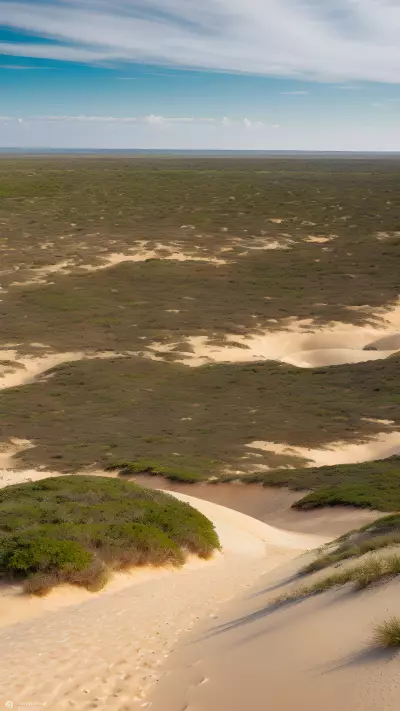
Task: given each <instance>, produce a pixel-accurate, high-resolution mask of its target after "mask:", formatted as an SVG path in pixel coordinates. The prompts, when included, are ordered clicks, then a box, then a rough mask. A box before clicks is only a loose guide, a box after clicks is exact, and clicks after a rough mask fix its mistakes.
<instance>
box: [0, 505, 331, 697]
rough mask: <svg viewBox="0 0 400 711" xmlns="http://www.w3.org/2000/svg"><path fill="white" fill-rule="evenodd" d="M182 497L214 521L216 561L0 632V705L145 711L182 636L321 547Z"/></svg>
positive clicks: (47, 607) (46, 611) (47, 608)
mask: <svg viewBox="0 0 400 711" xmlns="http://www.w3.org/2000/svg"><path fill="white" fill-rule="evenodd" d="M184 498H185V500H190V503H192V504H194V505H196V506H197V505H198V507H199V508H200V510H202V511H204V512H206V513H207V515H209V516H211V517H212V518H213V520H214V522H215V525H216V526H217V529H218V530H219V532H220V534H221V539H222V543H223V545H224V546H225V551H224V553H223V555H221V554H218V555H216V556H215V559H214V560H213V561H209V562H202V563H201V562H200V563H199V564H197V565H195V566H189V567H188V568H184V569H183V570H181V571H175V572H171V571H166V572H165V574H163V575H160V574H159V573H157V574H156V575H155V576H154V577H150V578H149V579H147V580H144V581H143V582H140V583H137V584H133V585H128V586H126V587H124V588H123V589H120V590H112V589H111V590H109V591H107V590H106V591H104V592H103V593H101V594H99V595H96V596H93V597H92V598H88V597H86V600H85V601H83V602H80V603H79V604H73V605H72V606H71V605H70V606H68V607H64V608H63V609H62V608H61V609H60V608H59V607H58V609H57V605H51V604H50V603H48V601H47V600H46V599H45V600H44V601H43V608H42V610H41V614H40V615H39V616H36V617H35V618H33V619H25V620H24V621H21V622H19V623H17V624H13V625H7V626H6V627H4V628H3V629H2V631H1V632H0V647H1V650H2V666H1V676H0V706H1V705H2V704H3V705H4V703H5V702H6V701H7V700H12V701H13V703H14V704H15V705H17V704H28V703H29V704H33V703H36V704H44V703H46V706H47V707H48V708H54V709H57V710H58V709H60V710H63V709H74V708H76V709H79V711H81V710H82V711H85V710H86V709H96V708H98V709H105V708H107V709H111V711H131V710H132V709H133V708H134V705H136V706H137V708H144V706H143V704H145V703H146V701H144V696H145V694H146V692H147V690H148V689H149V687H151V685H152V684H153V683H154V682H155V681H156V680H157V678H158V677H159V675H160V667H161V666H162V664H163V663H164V662H165V659H166V657H167V656H168V655H169V653H170V652H171V650H172V649H173V648H174V647H175V646H176V643H177V640H178V638H179V637H180V636H181V635H182V634H184V633H185V632H188V631H189V630H190V629H191V628H192V626H193V625H194V624H195V623H196V622H198V620H199V619H203V620H205V619H207V618H208V619H210V618H211V617H213V616H214V615H215V614H216V612H217V611H218V609H219V607H220V606H221V605H222V603H224V602H226V601H227V600H229V599H230V598H232V597H235V596H236V595H238V594H239V593H240V591H241V590H243V589H247V588H248V587H249V586H250V585H251V584H252V583H254V582H255V581H256V580H257V579H258V578H259V577H260V575H261V574H262V573H263V572H265V571H266V570H271V569H273V568H275V567H277V566H279V565H281V564H282V563H284V562H285V561H287V560H290V559H293V558H294V557H296V556H297V555H298V554H299V553H300V552H302V551H303V550H304V549H305V548H310V547H313V546H316V545H319V544H320V543H321V538H319V537H318V538H317V537H313V536H298V537H296V535H295V534H285V533H284V532H279V531H276V530H275V529H273V528H271V527H270V526H267V525H264V524H262V523H260V522H257V521H256V522H254V521H253V520H252V519H251V518H249V517H248V516H244V515H242V514H238V513H234V512H228V511H226V510H224V509H223V508H222V507H220V506H216V505H213V504H208V503H206V502H197V500H196V499H193V498H192V497H186V496H185V497H184ZM267 541H268V542H270V543H271V542H273V545H272V544H270V543H269V544H268V545H266V542H267ZM296 546H297V548H296ZM14 603H15V600H14ZM3 604H7V603H4V600H3ZM21 604H26V603H24V599H23V598H22V597H21ZM35 614H37V611H36V613H35Z"/></svg>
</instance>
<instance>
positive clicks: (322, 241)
mask: <svg viewBox="0 0 400 711" xmlns="http://www.w3.org/2000/svg"><path fill="white" fill-rule="evenodd" d="M333 239H335V235H329V237H322V236H321V237H317V236H315V237H314V236H313V235H310V237H306V239H305V240H304V242H313V243H315V244H325V242H331V241H332V240H333Z"/></svg>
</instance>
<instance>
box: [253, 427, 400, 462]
mask: <svg viewBox="0 0 400 711" xmlns="http://www.w3.org/2000/svg"><path fill="white" fill-rule="evenodd" d="M247 446H248V447H250V448H253V449H260V450H262V451H264V452H274V453H275V454H288V455H293V456H300V457H304V458H305V459H307V460H308V463H305V464H304V466H310V467H311V466H317V467H324V466H333V465H335V464H357V463H360V462H370V461H373V460H374V459H385V458H386V457H391V456H392V455H394V454H399V453H400V431H397V432H380V433H379V434H377V435H375V436H372V437H370V438H369V439H368V440H367V441H365V442H360V443H358V444H349V443H348V442H332V443H331V444H329V445H325V447H321V448H319V449H317V448H315V449H313V448H310V447H292V446H289V445H287V444H281V443H278V442H256V441H255V442H251V443H250V444H248V445H247Z"/></svg>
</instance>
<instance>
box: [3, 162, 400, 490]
mask: <svg viewBox="0 0 400 711" xmlns="http://www.w3.org/2000/svg"><path fill="white" fill-rule="evenodd" d="M399 196H400V175H399V161H398V159H396V158H390V157H388V158H375V159H373V158H361V157H358V158H354V159H351V158H345V157H340V158H327V157H325V158H322V157H320V158H318V157H315V158H301V157H296V158H295V157H292V158H274V157H269V158H267V157H254V158H245V157H241V158H220V157H219V158H217V157H187V158H184V157H176V156H175V157H169V158H165V157H148V156H142V157H138V156H136V157H131V158H128V157H113V156H93V157H82V156H47V157H40V156H38V157H12V158H10V157H6V156H3V157H2V159H1V162H0V207H1V213H0V215H1V216H0V227H1V275H0V278H1V287H2V291H1V304H0V306H1V348H2V355H1V370H2V376H3V377H2V383H3V388H4V389H3V390H2V392H1V413H2V415H1V418H2V419H1V426H2V441H3V443H4V448H5V452H11V453H13V452H14V453H15V457H14V460H13V464H14V465H17V466H18V467H19V468H24V467H25V468H27V467H35V468H38V467H39V468H45V469H46V470H57V471H59V472H74V471H78V470H81V469H82V468H83V469H84V470H85V471H86V470H87V468H90V467H95V468H97V469H103V468H105V467H108V466H112V465H116V464H119V463H128V464H130V465H132V469H133V470H134V471H135V472H137V471H139V472H140V471H142V470H143V471H159V472H161V473H166V474H169V475H171V476H173V477H174V478H182V479H183V480H197V479H209V478H210V477H217V478H223V479H224V478H232V476H234V477H236V476H237V477H243V476H244V477H247V476H248V475H250V476H251V475H255V474H256V475H257V474H258V475H262V474H263V472H267V471H269V470H270V469H271V468H275V467H281V466H285V465H291V466H296V467H297V468H296V472H298V479H297V481H296V482H294V483H295V484H296V486H297V485H300V486H301V485H302V478H303V477H304V469H302V468H301V466H302V465H308V464H312V463H313V455H312V452H313V451H314V450H316V449H318V448H319V449H320V450H322V451H324V449H326V448H328V449H329V447H330V446H331V445H332V443H337V442H340V443H342V445H343V446H344V447H346V446H351V445H354V444H357V443H363V442H365V441H372V442H373V441H374V438H378V439H379V438H382V437H383V439H384V441H385V442H386V439H387V442H388V445H387V446H386V448H385V447H383V449H382V447H381V448H380V449H379V447H378V448H377V449H378V451H377V455H376V456H372V457H370V458H376V459H378V458H381V457H382V456H388V455H390V454H396V451H397V444H396V442H397V439H396V437H397V434H396V433H397V432H398V425H399V421H400V412H399V410H400V393H399V378H398V369H399V356H398V355H396V353H398V350H399V348H400V341H399V339H400V336H399V329H400V326H399V324H398V320H399V319H398V287H399V269H398V266H399V263H400V258H399V257H400V226H399V222H398V215H399V213H400V202H399V201H400V198H399ZM396 308H397V310H396ZM396 319H397V320H396ZM371 344H372V345H371ZM371 438H372V439H371ZM385 438H386V439H385ZM378 439H377V441H378ZM15 441H16V442H17V443H18V444H17V445H16V446H14V445H13V444H12V443H13V442H15ZM20 441H26V442H30V443H31V444H32V445H33V446H29V447H28V446H26V447H24V446H22V445H21V444H20ZM257 443H261V445H262V443H272V445H273V446H268V444H267V445H266V446H257ZM253 445H254V446H253ZM7 447H8V449H7ZM13 447H14V449H13ZM307 449H309V450H310V455H309V456H307ZM351 461H353V460H351ZM355 461H357V457H356V460H355ZM326 463H328V464H329V461H327V462H326ZM350 463H351V462H350ZM299 466H300V468H299ZM267 467H268V468H269V469H268V470H267ZM285 471H287V472H288V480H290V483H291V485H292V484H293V476H290V471H291V470H285V469H284V470H279V474H278V476H276V475H274V476H275V479H274V476H271V478H270V483H280V484H282V483H285V476H284V475H282V472H285ZM396 471H398V468H397V469H396ZM302 472H303V473H302ZM266 476H267V479H268V474H267V475H266ZM396 476H397V475H396ZM396 481H397V479H396ZM309 485H310V476H309V475H307V477H306V480H305V482H304V488H307V487H308V486H309Z"/></svg>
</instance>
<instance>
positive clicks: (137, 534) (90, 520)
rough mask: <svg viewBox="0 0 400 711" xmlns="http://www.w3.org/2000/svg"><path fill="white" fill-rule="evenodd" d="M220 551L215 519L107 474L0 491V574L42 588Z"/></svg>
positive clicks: (90, 582) (88, 582)
mask: <svg viewBox="0 0 400 711" xmlns="http://www.w3.org/2000/svg"><path fill="white" fill-rule="evenodd" d="M217 548H219V541H218V536H217V534H216V532H215V529H214V526H213V524H212V523H211V522H210V521H209V520H208V519H207V518H206V517H205V516H203V514H201V513H200V512H199V511H197V510H196V509H194V508H192V507H191V506H189V505H188V504H185V503H182V502H180V501H178V500H176V499H174V498H173V497H172V496H170V495H168V494H164V493H162V492H158V491H151V490H148V489H143V488H142V487H139V486H137V485H136V484H133V483H131V482H126V481H121V480H117V479H110V478H107V477H96V478H94V477H90V476H64V477H56V478H50V479H43V480H41V481H38V482H34V483H29V484H20V485H17V486H9V487H6V488H5V489H3V490H2V491H0V576H2V577H3V578H10V577H16V578H23V579H27V582H26V589H27V590H29V591H30V592H36V593H43V592H46V591H47V590H48V589H49V588H51V587H53V586H54V585H55V584H57V583H59V582H70V583H74V584H77V585H83V586H85V587H87V588H89V589H98V588H99V587H101V586H102V585H103V584H104V583H105V581H106V580H107V577H108V574H109V571H111V570H121V569H124V568H126V567H130V566H139V565H146V564H149V565H164V564H166V563H171V564H173V565H182V563H183V562H184V560H185V555H186V553H187V552H191V553H194V554H196V555H198V556H200V557H202V558H207V557H209V556H210V555H211V554H212V552H213V551H214V550H215V549H217Z"/></svg>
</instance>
